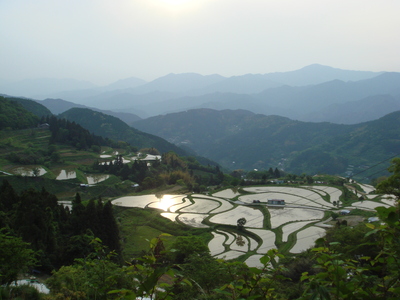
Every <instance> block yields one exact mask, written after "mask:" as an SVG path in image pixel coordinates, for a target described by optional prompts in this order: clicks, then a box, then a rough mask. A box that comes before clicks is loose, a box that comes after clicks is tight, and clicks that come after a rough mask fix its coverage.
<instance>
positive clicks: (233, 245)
mask: <svg viewBox="0 0 400 300" xmlns="http://www.w3.org/2000/svg"><path fill="white" fill-rule="evenodd" d="M367 188H368V187H365V189H367ZM245 191H246V192H248V193H250V194H246V195H240V194H239V193H237V192H234V191H233V190H231V189H226V190H223V191H219V192H217V193H215V194H214V195H212V196H209V195H201V194H192V195H163V196H162V197H160V196H159V197H156V196H155V195H142V196H128V197H121V198H118V199H115V200H113V201H112V203H113V204H114V205H120V206H127V207H140V208H146V207H149V208H155V209H159V210H160V211H161V215H162V216H163V217H165V218H168V219H170V220H172V221H176V222H182V223H184V224H186V225H188V226H192V227H197V228H208V227H210V226H212V225H214V226H215V227H216V229H215V230H214V231H213V232H212V234H213V236H214V238H213V239H212V240H211V241H210V242H209V244H208V247H209V249H210V252H211V254H212V255H213V256H215V257H218V258H225V259H234V258H237V257H239V256H242V255H244V254H246V255H249V254H250V255H249V257H248V258H247V260H246V262H247V263H248V264H249V265H250V266H261V264H260V262H259V259H260V257H262V256H263V255H264V254H266V252H267V251H268V250H269V249H272V248H276V245H277V244H279V245H282V244H283V245H285V249H290V250H289V251H290V252H292V253H299V252H301V251H304V250H306V249H308V248H309V247H312V246H313V244H314V242H315V240H316V239H318V238H319V237H321V236H322V235H323V234H324V232H325V229H324V227H326V225H325V224H323V222H321V220H323V218H324V211H327V210H331V209H335V207H334V206H333V205H332V202H333V201H338V200H339V197H340V195H341V194H342V192H341V190H339V189H337V188H334V187H329V186H305V187H284V186H265V187H250V188H245ZM371 196H373V195H371ZM231 198H235V199H238V200H237V201H232V200H231ZM268 199H284V200H285V202H286V206H285V207H283V208H272V207H267V206H266V203H267V200H268ZM253 200H260V202H261V203H257V204H256V205H255V204H254V203H253ZM328 200H329V201H328ZM382 201H384V202H385V204H383V203H379V202H374V201H360V202H356V203H353V205H352V208H362V209H364V208H365V209H373V208H374V207H377V206H384V205H386V206H387V205H390V204H392V203H394V201H393V200H390V199H383V200H382ZM266 211H268V212H266ZM240 218H245V219H246V224H245V226H244V229H245V230H244V231H242V232H241V231H238V230H237V221H238V219H240ZM205 219H207V220H208V221H205ZM311 223H314V225H313V226H310V224H311ZM218 225H228V226H231V227H230V228H231V229H232V230H229V229H228V230H226V229H218ZM307 226H309V227H307ZM318 226H320V227H318ZM246 232H247V233H246ZM239 233H240V234H239ZM250 233H251V234H250ZM253 236H255V237H257V238H254V237H253ZM289 236H291V237H292V238H290V239H289ZM277 241H278V243H277Z"/></svg>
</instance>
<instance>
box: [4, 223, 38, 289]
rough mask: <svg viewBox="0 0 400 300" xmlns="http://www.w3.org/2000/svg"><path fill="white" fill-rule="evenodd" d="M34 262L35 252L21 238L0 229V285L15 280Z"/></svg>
mask: <svg viewBox="0 0 400 300" xmlns="http://www.w3.org/2000/svg"><path fill="white" fill-rule="evenodd" d="M35 263H36V259H35V252H34V251H33V250H32V249H29V244H28V243H25V242H23V241H22V239H21V238H19V237H15V236H12V235H10V234H8V233H6V232H5V231H4V230H3V229H2V230H0V285H3V284H7V285H8V284H10V283H11V282H13V281H15V280H16V279H17V277H18V274H19V273H22V272H25V271H27V270H29V267H32V266H34V265H35Z"/></svg>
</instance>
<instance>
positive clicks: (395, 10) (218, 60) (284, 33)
mask: <svg viewBox="0 0 400 300" xmlns="http://www.w3.org/2000/svg"><path fill="white" fill-rule="evenodd" d="M399 12H400V1H398V0H379V1H378V0H335V1H333V0H301V1H300V0H68V1H62V0H35V1H32V0H0V41H1V44H0V79H2V80H12V81H16V80H22V79H27V78H29V79H34V78H60V79H61V78H74V79H78V80H87V81H91V82H93V83H95V84H98V85H105V84H109V83H112V82H114V81H117V80H119V79H124V78H129V77H138V78H141V79H144V80H148V81H150V80H153V79H155V78H157V77H161V76H164V75H167V74H169V73H187V72H194V73H199V74H202V75H209V74H220V75H223V76H227V77H229V76H235V75H243V74H247V73H253V74H258V73H260V74H265V73H271V72H286V71H292V70H297V69H300V68H302V67H304V66H307V65H310V64H314V63H319V64H322V65H327V66H331V67H335V68H340V69H348V70H362V71H394V72H400V56H399V53H400V17H399Z"/></svg>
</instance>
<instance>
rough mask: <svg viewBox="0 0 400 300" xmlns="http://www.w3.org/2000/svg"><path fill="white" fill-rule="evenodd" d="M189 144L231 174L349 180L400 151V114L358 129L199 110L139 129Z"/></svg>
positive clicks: (151, 121)
mask: <svg viewBox="0 0 400 300" xmlns="http://www.w3.org/2000/svg"><path fill="white" fill-rule="evenodd" d="M133 126H135V128H138V129H140V130H143V131H146V132H149V133H153V134H159V135H160V136H161V137H163V138H165V139H167V140H168V141H170V142H174V143H176V144H178V145H179V144H184V145H186V146H188V147H190V148H192V149H193V150H195V151H196V152H197V153H198V154H199V155H202V156H205V157H207V158H210V159H212V160H215V161H216V162H218V163H220V164H221V165H222V166H224V167H227V168H230V169H240V168H243V169H254V168H257V169H261V168H269V167H276V166H279V167H280V168H282V169H285V170H287V171H289V172H300V173H301V172H306V173H316V172H326V173H335V174H342V175H344V173H345V171H346V170H347V168H348V165H356V166H361V165H372V164H375V163H377V162H379V161H382V160H385V159H387V158H389V157H391V156H393V155H395V154H396V153H398V152H399V149H400V139H399V138H398V137H399V136H400V112H395V113H391V114H389V115H387V116H385V117H383V118H380V119H378V120H375V121H370V122H365V123H361V124H355V125H339V124H332V123H311V122H301V121H293V120H290V119H288V118H283V117H279V116H265V115H261V114H254V113H251V112H249V111H243V110H237V111H232V110H224V111H215V110H211V109H196V110H189V111H186V112H181V113H174V114H168V115H164V116H157V117H153V118H149V119H146V120H141V121H138V122H135V123H134V124H133Z"/></svg>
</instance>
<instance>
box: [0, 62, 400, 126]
mask: <svg viewBox="0 0 400 300" xmlns="http://www.w3.org/2000/svg"><path fill="white" fill-rule="evenodd" d="M398 77H399V74H398V73H382V72H366V71H352V70H341V69H337V68H332V67H328V66H322V65H318V64H314V65H310V66H307V67H304V68H302V69H299V70H295V71H291V72H276V73H267V74H246V75H241V76H232V77H223V76H220V75H217V74H214V75H207V76H203V75H200V74H196V73H184V74H168V75H166V76H163V77H160V78H157V79H155V80H153V81H151V82H146V81H144V80H141V79H138V78H135V77H131V78H127V79H123V80H119V81H117V82H115V83H112V84H110V85H108V86H102V87H96V86H94V85H93V84H90V83H88V82H81V81H74V80H59V81H57V80H50V79H47V80H34V81H29V80H25V81H20V82H17V83H4V84H3V85H1V86H0V92H3V93H8V94H11V95H23V96H27V97H31V98H35V99H44V98H50V99H62V100H66V101H69V102H73V103H75V104H76V106H77V105H84V106H86V107H92V108H94V107H95V108H97V109H101V110H103V111H104V110H108V111H113V112H124V113H132V114H134V115H136V116H139V117H140V118H147V117H149V116H156V115H159V114H166V113H171V112H179V111H184V110H188V109H194V108H212V109H246V110H250V111H253V112H255V113H263V114H266V115H270V114H277V115H281V116H285V117H289V118H291V119H296V120H302V121H329V122H335V123H343V124H354V123H355V122H357V120H358V119H357V118H353V117H351V116H349V115H351V114H347V115H348V117H346V114H341V111H340V109H343V111H342V112H348V109H349V108H350V109H352V110H354V107H355V106H357V105H361V106H365V107H370V108H371V109H370V111H364V112H363V118H361V119H362V120H372V119H375V118H379V117H382V116H383V115H384V114H385V113H388V112H392V111H395V110H397V109H398V100H399V97H400V89H399V88H398V86H399V82H398V81H399V78H398ZM33 87H35V88H33ZM388 96H391V97H392V99H391V101H387V97H388ZM380 97H381V98H380ZM363 99H365V101H366V102H368V105H364V103H363ZM354 101H355V102H356V103H352V102H354ZM346 102H348V105H347V104H344V103H346ZM372 102H373V103H372ZM381 103H383V105H384V107H383V108H382V109H379V110H376V109H374V108H375V107H377V106H379V105H380V104H381ZM339 104H340V105H339ZM332 105H333V106H334V107H335V106H336V108H335V109H331V106H332ZM53 109H54V110H56V111H58V110H59V109H56V108H55V107H53ZM124 121H125V122H127V123H129V122H130V120H129V116H127V118H124ZM132 121H133V120H132Z"/></svg>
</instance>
